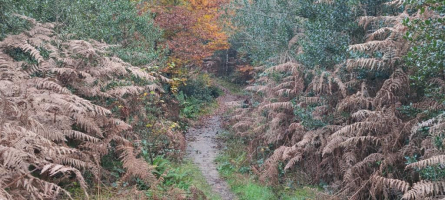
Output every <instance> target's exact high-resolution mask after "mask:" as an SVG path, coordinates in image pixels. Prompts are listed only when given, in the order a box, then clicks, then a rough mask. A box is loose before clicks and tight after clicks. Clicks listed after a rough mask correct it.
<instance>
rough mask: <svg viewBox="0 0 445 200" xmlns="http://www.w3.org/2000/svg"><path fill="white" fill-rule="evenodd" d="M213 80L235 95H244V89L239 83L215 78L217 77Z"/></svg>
mask: <svg viewBox="0 0 445 200" xmlns="http://www.w3.org/2000/svg"><path fill="white" fill-rule="evenodd" d="M213 81H214V82H215V84H216V85H219V86H221V87H224V88H226V89H228V90H229V91H230V92H231V93H232V94H234V95H244V90H243V88H242V86H240V85H239V84H236V83H232V82H230V81H228V80H226V79H222V78H215V77H214V78H213Z"/></svg>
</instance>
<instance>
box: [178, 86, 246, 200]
mask: <svg viewBox="0 0 445 200" xmlns="http://www.w3.org/2000/svg"><path fill="white" fill-rule="evenodd" d="M221 89H222V90H223V91H224V95H223V96H221V97H219V98H218V104H219V108H218V110H217V111H216V112H215V113H214V114H213V115H210V116H206V117H203V119H201V120H202V123H200V125H196V126H195V127H193V128H190V129H189V130H188V132H187V134H186V139H187V143H188V145H187V156H188V157H189V158H190V159H191V160H193V162H194V163H195V164H196V165H197V166H198V167H199V169H200V170H201V172H202V174H203V175H204V177H205V179H206V180H207V182H208V183H209V185H210V186H211V187H212V190H213V192H215V193H217V194H219V196H221V198H222V199H223V200H233V199H237V198H236V196H235V194H233V193H232V192H231V191H230V187H229V185H228V184H227V182H226V181H225V180H223V179H222V178H221V177H220V176H219V173H218V170H217V164H216V163H215V159H216V157H217V156H218V154H219V152H220V147H221V145H220V143H219V142H218V141H217V137H218V134H219V133H221V132H222V131H223V128H222V127H221V123H222V114H223V113H224V111H226V109H227V106H226V104H227V103H229V102H232V101H236V100H239V99H240V97H238V96H235V95H232V94H231V93H230V91H228V90H227V89H226V88H222V87H221Z"/></svg>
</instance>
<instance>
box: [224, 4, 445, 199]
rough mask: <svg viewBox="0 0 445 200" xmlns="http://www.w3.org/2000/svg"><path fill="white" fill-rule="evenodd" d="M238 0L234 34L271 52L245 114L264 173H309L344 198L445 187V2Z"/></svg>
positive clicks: (258, 57)
mask: <svg viewBox="0 0 445 200" xmlns="http://www.w3.org/2000/svg"><path fill="white" fill-rule="evenodd" d="M231 6H232V9H234V11H235V12H236V14H235V17H234V18H233V21H234V24H236V25H237V26H238V27H237V29H238V30H240V31H239V32H238V34H237V35H235V37H233V38H232V41H233V42H234V44H235V45H238V47H239V50H240V51H245V52H246V53H247V55H248V56H249V58H251V59H252V60H254V61H255V62H256V63H262V66H261V67H258V68H257V71H258V72H259V73H258V74H259V76H258V77H257V78H256V80H255V84H253V85H252V86H249V87H248V88H247V90H249V91H252V92H253V93H252V96H251V99H250V102H251V103H250V105H251V106H246V105H244V106H243V108H238V109H236V111H235V116H234V117H233V130H234V131H235V132H236V133H238V135H239V136H241V137H243V138H244V139H245V140H246V142H248V143H249V146H250V152H251V154H250V155H251V156H250V157H249V158H250V161H251V166H252V169H253V171H254V172H256V173H258V175H259V178H260V180H262V181H264V182H266V183H268V184H278V183H283V181H291V182H298V181H302V177H306V180H307V181H308V183H312V184H319V185H320V184H321V185H324V188H325V189H326V192H328V193H331V194H333V197H338V198H340V199H343V198H350V199H370V198H373V199H388V198H389V199H397V198H403V199H425V198H430V197H433V196H436V197H439V196H441V195H444V191H445V188H444V181H445V176H444V174H443V164H444V160H443V158H444V151H443V144H444V139H445V137H444V135H443V122H442V120H443V114H444V104H443V103H444V99H443V96H442V92H441V91H443V86H444V85H443V81H444V76H442V74H443V67H444V57H443V55H444V54H443V52H444V51H443V50H444V49H443V41H444V40H443V39H444V36H445V34H444V32H443V28H444V20H443V14H444V4H443V2H440V1H426V2H415V3H411V4H410V2H405V4H404V2H403V1H347V0H345V1H343V0H332V1H321V0H318V1H306V0H304V1H303V0H302V1H285V0H283V1H279V0H277V1H262V0H258V1H234V2H233V3H232V5H231ZM284 7H285V8H287V9H282V8H284ZM268 50H270V51H268ZM268 149H270V150H268ZM261 152H263V153H261ZM262 160H265V161H264V162H262ZM258 163H259V164H258ZM292 172H296V173H299V174H300V175H299V176H298V179H297V178H295V179H296V180H289V176H284V174H283V173H286V174H287V173H290V174H294V173H292ZM284 177H287V178H286V179H284ZM284 184H289V183H284Z"/></svg>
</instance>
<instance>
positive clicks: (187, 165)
mask: <svg viewBox="0 0 445 200" xmlns="http://www.w3.org/2000/svg"><path fill="white" fill-rule="evenodd" d="M172 168H174V169H176V170H177V171H178V172H179V173H185V174H187V176H186V177H184V178H185V179H184V181H186V182H188V184H190V185H191V186H194V187H196V188H198V189H199V190H201V191H202V192H204V194H205V195H206V196H207V199H210V200H220V199H221V197H220V196H219V195H218V194H215V193H213V191H212V187H211V186H210V185H209V184H208V183H207V180H206V179H205V177H204V175H203V174H202V172H201V170H199V168H198V166H196V165H195V164H193V163H192V162H191V161H190V160H185V161H184V162H183V163H181V164H177V163H176V164H173V165H172Z"/></svg>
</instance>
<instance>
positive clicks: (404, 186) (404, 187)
mask: <svg viewBox="0 0 445 200" xmlns="http://www.w3.org/2000/svg"><path fill="white" fill-rule="evenodd" d="M371 181H372V182H373V183H374V184H382V185H384V186H385V187H389V188H394V189H397V190H400V191H402V192H406V191H408V190H409V188H410V185H409V183H408V182H405V181H402V180H397V179H390V178H385V177H381V176H378V175H374V176H372V177H371Z"/></svg>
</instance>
